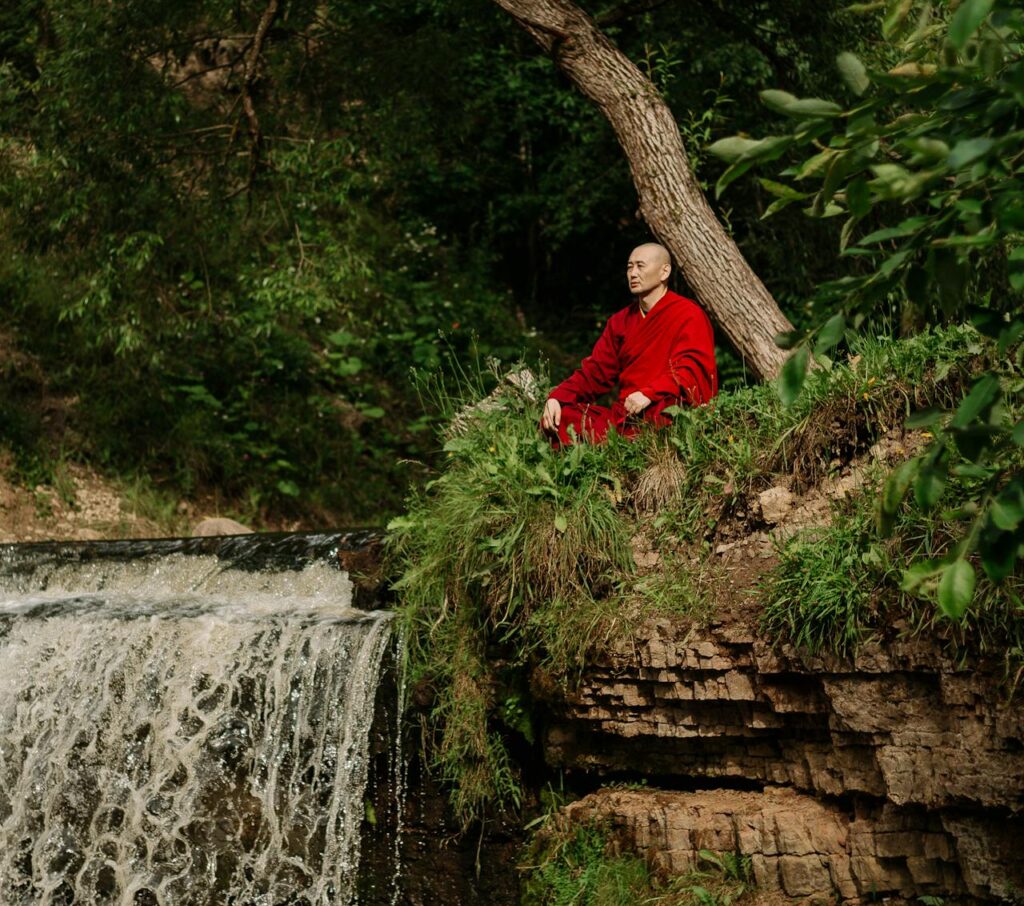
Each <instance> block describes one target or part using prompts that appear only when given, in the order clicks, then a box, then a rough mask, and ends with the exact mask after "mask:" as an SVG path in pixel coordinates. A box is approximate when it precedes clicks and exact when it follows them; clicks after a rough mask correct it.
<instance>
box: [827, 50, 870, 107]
mask: <svg viewBox="0 0 1024 906" xmlns="http://www.w3.org/2000/svg"><path fill="white" fill-rule="evenodd" d="M836 66H838V67H839V75H840V77H841V78H842V80H843V82H844V84H845V85H846V87H847V88H849V89H850V91H852V92H853V93H854V94H856V95H858V96H859V95H862V94H863V93H864V92H865V91H867V90H868V86H869V85H870V84H871V79H870V78H869V77H868V71H867V69H865V68H864V64H863V63H862V62H861V61H860V57H858V56H857V55H856V54H854V53H850V51H848V50H844V51H843V52H842V53H841V54H839V55H838V56H837V57H836Z"/></svg>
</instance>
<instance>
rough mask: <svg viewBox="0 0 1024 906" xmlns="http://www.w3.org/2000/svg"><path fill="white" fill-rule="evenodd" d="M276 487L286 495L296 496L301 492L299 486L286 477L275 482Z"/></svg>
mask: <svg viewBox="0 0 1024 906" xmlns="http://www.w3.org/2000/svg"><path fill="white" fill-rule="evenodd" d="M277 489H278V491H280V492H281V493H282V494H284V495H285V496H286V497H298V496H299V494H300V493H301V492H300V490H299V486H298V485H297V484H296V483H295V482H294V481H292V480H291V479H288V478H282V479H281V481H279V482H278V483H277Z"/></svg>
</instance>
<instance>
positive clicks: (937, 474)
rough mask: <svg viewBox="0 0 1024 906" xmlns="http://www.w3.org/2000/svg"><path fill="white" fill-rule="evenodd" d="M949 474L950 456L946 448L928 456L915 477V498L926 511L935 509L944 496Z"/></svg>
mask: <svg viewBox="0 0 1024 906" xmlns="http://www.w3.org/2000/svg"><path fill="white" fill-rule="evenodd" d="M948 474H949V456H948V454H946V451H945V449H942V450H941V451H940V452H939V453H938V454H937V455H935V456H928V457H927V458H926V459H925V460H924V462H923V463H922V465H921V469H920V471H919V472H918V473H917V478H916V479H914V500H915V501H916V502H917V505H918V506H919V507H920V508H921V509H922V510H924V512H926V513H927V512H929V511H930V510H933V509H934V508H935V505H936V504H937V503H938V502H939V500H940V499H941V498H942V492H943V491H944V490H945V489H946V476H947V475H948Z"/></svg>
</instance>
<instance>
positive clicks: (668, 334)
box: [540, 242, 718, 444]
mask: <svg viewBox="0 0 1024 906" xmlns="http://www.w3.org/2000/svg"><path fill="white" fill-rule="evenodd" d="M671 273H672V262H671V259H670V257H669V254H668V250H667V249H666V248H665V247H664V246H661V245H658V244H657V243H654V242H648V243H645V244H644V245H641V246H638V247H637V248H635V249H633V252H632V254H631V255H630V256H629V262H628V263H627V265H626V279H627V280H628V282H629V291H630V292H631V293H632V294H633V302H632V303H630V304H629V305H627V306H626V307H625V308H623V309H622V310H621V311H618V312H616V313H615V314H614V315H612V316H611V317H610V318H609V319H608V323H607V324H605V328H604V332H603V333H602V334H601V337H600V339H598V341H597V344H596V345H595V346H594V351H593V352H592V353H591V354H590V355H589V356H587V357H586V358H585V359H584V360H583V362H582V363H581V364H580V367H579V368H578V369H576V372H575V373H574V374H573V375H572V376H571V377H570V378H569V379H568V380H565V381H563V382H562V383H561V384H559V385H558V386H557V387H556V388H555V389H554V390H552V391H551V395H550V396H549V397H548V401H547V402H546V403H545V405H544V414H543V415H542V417H541V423H540V424H541V428H542V429H543V430H544V432H545V433H546V434H548V435H549V436H550V437H551V440H552V443H562V444H568V443H572V437H571V435H570V434H569V429H570V428H572V429H573V431H574V432H575V436H576V438H578V439H584V440H589V441H601V440H603V439H604V438H605V436H606V435H607V433H608V430H609V429H610V428H614V429H615V430H616V431H617V432H618V433H619V434H625V435H627V436H632V435H633V434H635V433H636V431H637V429H638V427H639V425H640V424H641V423H642V422H648V423H650V424H652V425H667V424H669V422H670V419H669V417H668V416H666V415H664V414H663V413H664V410H665V409H667V408H668V407H669V406H676V405H683V406H699V405H701V404H702V403H706V402H707V401H708V400H710V399H711V398H712V397H713V396H714V395H715V394H716V393H717V392H718V374H717V371H716V370H715V344H714V338H713V335H712V331H711V322H710V321H708V318H707V315H705V314H704V312H703V311H702V310H701V309H700V308H699V307H698V306H697V304H696V303H695V302H693V301H691V300H690V299H686V298H684V297H683V296H679V295H677V294H676V293H674V292H672V291H671V290H670V289H669V288H668V277H669V274H671ZM616 384H618V385H619V397H618V400H617V402H616V403H615V404H614V405H613V406H611V408H609V407H607V406H598V405H595V401H596V400H597V398H598V397H599V396H601V394H603V393H606V392H607V391H609V390H611V388H612V387H613V386H615V385H616Z"/></svg>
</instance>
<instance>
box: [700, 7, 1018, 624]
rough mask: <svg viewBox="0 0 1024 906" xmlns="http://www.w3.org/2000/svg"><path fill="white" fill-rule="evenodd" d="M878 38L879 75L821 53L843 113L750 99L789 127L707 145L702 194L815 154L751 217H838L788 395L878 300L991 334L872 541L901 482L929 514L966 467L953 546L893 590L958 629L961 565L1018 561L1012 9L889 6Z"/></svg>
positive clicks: (923, 418) (794, 340) (965, 600)
mask: <svg viewBox="0 0 1024 906" xmlns="http://www.w3.org/2000/svg"><path fill="white" fill-rule="evenodd" d="M915 7H918V8H919V15H918V16H917V17H916V19H915V18H914V17H913V16H912V15H911V13H912V11H913V10H914V8H915ZM872 8H873V7H872ZM882 31H883V35H884V36H885V38H886V39H887V40H889V41H890V42H892V44H893V47H894V49H898V50H899V52H901V53H902V55H903V58H902V59H901V60H900V61H899V62H898V63H897V65H895V66H893V67H892V68H890V69H889V70H888V71H870V70H869V69H868V68H867V67H866V66H865V65H864V63H863V62H862V61H861V60H860V59H858V58H857V57H856V56H855V55H854V54H852V53H849V52H844V53H841V54H840V55H839V56H838V58H837V64H838V67H839V71H840V74H841V76H842V78H843V81H844V82H845V83H846V87H847V89H848V91H849V93H850V95H851V98H852V100H851V105H850V106H849V107H847V108H844V107H843V106H842V105H840V104H838V103H835V102H832V101H827V100H822V99H819V98H805V99H799V98H796V97H794V96H793V95H791V94H788V93H787V92H783V91H775V90H770V91H765V92H762V94H761V97H762V100H763V102H764V103H765V104H766V105H767V106H768V107H769V108H770V109H772V110H775V111H777V112H778V113H780V114H783V115H784V116H786V117H788V118H789V119H790V121H791V122H792V123H793V124H794V127H793V129H792V130H787V132H786V134H782V135H777V136H772V137H767V138H762V139H757V140H754V139H747V138H743V137H739V136H733V137H730V138H725V139H721V140H720V141H718V142H716V143H715V144H714V145H712V147H711V148H710V150H711V151H712V152H713V153H716V154H718V155H719V156H720V157H722V158H724V159H725V160H727V161H728V162H729V163H730V166H729V168H728V170H726V172H725V173H724V174H723V175H722V177H721V179H720V180H719V182H718V191H722V190H723V189H724V188H725V187H726V186H728V185H729V184H730V183H731V182H732V181H733V180H734V179H736V178H737V177H739V176H741V175H742V174H743V173H745V172H746V171H747V170H749V169H750V168H751V167H753V166H755V165H757V164H760V163H764V162H766V161H771V160H775V159H777V158H779V157H781V156H783V155H784V154H788V153H790V152H791V151H792V150H793V149H797V148H808V149H813V150H814V153H813V154H812V155H811V156H810V157H806V158H805V159H803V160H802V161H801V162H800V163H799V164H797V165H795V166H793V167H790V168H788V169H787V170H785V171H783V174H782V175H783V176H791V177H792V178H793V180H794V181H795V182H796V183H802V184H803V185H804V186H812V185H820V188H817V189H816V190H814V189H810V188H797V187H796V186H794V185H790V184H786V183H781V182H776V181H773V180H764V179H763V180H761V184H762V185H763V186H764V187H765V188H766V189H767V190H768V191H770V192H771V193H772V194H774V195H776V196H777V200H776V201H775V202H774V203H773V204H772V205H771V207H770V208H769V209H768V211H767V212H766V215H767V214H771V213H774V212H775V211H778V210H781V209H782V208H784V207H786V206H788V205H790V204H793V203H801V204H803V203H806V204H807V205H808V207H807V208H806V210H807V213H808V214H810V215H811V216H812V217H817V218H827V217H832V216H836V217H839V216H842V217H845V218H846V219H845V222H844V225H843V228H842V233H841V237H840V248H841V249H842V251H843V253H844V255H846V256H847V257H849V258H852V259H854V262H855V265H859V266H857V267H856V268H855V272H854V273H851V274H848V275H846V276H843V277H841V278H839V279H836V280H832V281H829V282H828V283H826V284H824V285H823V286H821V287H820V291H819V302H820V304H821V306H822V307H831V308H834V307H835V306H839V307H840V309H841V310H840V311H839V312H837V313H834V314H832V316H831V317H830V318H828V320H827V321H826V322H825V323H824V325H822V326H821V327H820V328H818V329H817V330H815V331H810V332H807V331H797V332H794V333H793V334H790V335H788V336H786V337H784V338H782V339H781V340H780V342H782V343H783V344H784V345H786V346H787V347H794V346H795V347H796V351H795V352H794V354H793V356H792V357H791V358H790V359H789V360H788V361H787V363H786V366H785V367H784V369H783V374H782V379H781V387H782V392H783V395H784V397H785V398H786V399H787V400H788V401H792V400H794V399H795V398H796V396H797V394H798V393H799V392H800V389H801V387H802V384H803V381H804V378H805V375H806V373H807V366H808V363H809V361H810V358H811V356H812V354H813V355H815V356H822V355H824V354H825V353H827V352H828V351H829V350H831V349H832V348H834V347H835V346H836V345H837V344H839V343H840V342H841V341H842V339H843V337H844V332H845V328H846V325H847V323H848V321H849V322H852V324H853V325H854V326H859V325H861V324H863V323H865V319H866V318H867V317H868V316H869V315H873V314H874V313H875V312H876V311H877V310H878V309H879V308H882V307H884V306H886V305H887V304H888V303H889V300H891V299H892V298H893V297H894V296H895V297H897V298H902V299H905V300H906V301H907V304H908V306H909V309H908V311H909V312H910V314H909V322H910V323H920V322H927V321H930V320H932V319H933V318H934V317H935V316H936V315H939V316H945V317H947V318H952V317H963V316H964V314H966V313H968V312H973V313H974V320H975V323H976V324H978V326H979V327H980V328H981V329H982V330H983V331H984V332H986V333H987V334H989V335H990V336H992V337H993V338H995V339H997V340H998V353H999V361H998V362H997V363H994V364H992V365H990V368H989V370H988V372H987V373H985V374H982V375H981V376H980V377H977V378H976V379H975V380H974V381H973V382H972V383H971V385H970V387H969V388H965V391H966V392H965V394H964V396H963V397H962V399H961V400H960V401H959V404H958V405H956V407H955V409H954V410H953V411H948V410H945V411H944V410H933V409H928V410H925V411H923V412H921V413H918V414H917V415H916V416H915V418H914V420H913V421H912V422H911V424H912V425H913V426H916V427H931V428H932V429H933V430H934V431H935V433H936V440H935V442H934V444H932V445H931V447H930V448H929V449H928V450H927V451H925V452H924V453H922V454H921V455H920V456H919V457H915V458H914V459H913V460H912V461H910V462H909V463H906V464H904V465H903V466H901V467H900V468H899V469H897V470H896V471H895V472H894V473H893V474H892V476H891V477H890V480H889V481H888V482H887V483H886V485H885V488H884V490H883V493H882V498H881V507H880V519H879V528H880V530H881V532H882V534H883V535H884V534H885V533H886V532H887V531H888V530H889V528H890V527H891V525H892V522H893V519H894V517H895V514H896V512H897V510H898V509H899V507H900V505H901V503H902V501H903V499H904V498H905V497H906V496H907V494H908V492H909V490H910V488H911V486H913V489H914V500H915V502H916V504H917V505H918V506H920V507H921V508H922V509H923V510H925V511H928V510H930V509H932V508H934V507H935V506H936V505H937V504H938V503H939V501H940V499H941V497H942V494H943V490H944V488H945V486H946V483H947V476H948V470H949V461H950V453H951V450H953V449H954V448H955V449H956V451H957V452H958V453H959V455H960V456H961V457H963V459H964V460H965V462H964V463H963V465H962V466H961V468H962V469H967V470H971V471H972V472H973V473H974V474H975V475H976V476H978V477H984V478H985V481H984V483H983V484H982V485H981V486H979V489H978V494H977V496H976V497H974V498H972V500H971V501H970V503H971V504H972V505H973V507H974V513H973V518H972V519H971V520H970V521H969V522H968V523H967V526H966V528H965V530H964V532H963V533H962V535H961V536H960V539H959V541H958V543H957V545H956V546H955V547H953V548H952V549H951V550H950V552H949V553H948V555H947V556H946V557H945V558H944V559H943V560H941V561H938V562H933V563H930V564H922V565H920V566H919V567H915V572H913V573H910V574H909V575H908V582H910V581H913V580H915V579H918V578H923V577H925V576H926V575H927V576H941V579H940V581H939V589H938V603H939V606H940V608H941V610H942V613H943V614H945V615H946V616H947V617H949V618H950V619H952V620H960V619H961V618H962V617H963V616H964V613H965V611H966V610H967V608H968V606H969V605H970V603H971V601H972V599H973V598H974V595H975V589H976V586H977V572H976V568H975V566H974V563H973V560H972V555H977V558H978V559H979V560H980V563H981V566H982V568H983V570H984V572H985V574H986V576H988V578H989V579H991V580H993V581H996V582H999V581H1002V580H1004V579H1006V578H1007V577H1008V576H1009V575H1010V574H1011V573H1012V572H1013V570H1014V569H1015V565H1016V563H1017V562H1018V559H1019V557H1020V556H1021V552H1022V550H1024V548H1022V542H1024V478H1022V476H1021V471H1020V462H1021V458H1022V453H1021V451H1022V449H1024V427H1022V426H1021V425H1020V424H1019V423H1018V424H1015V423H1014V421H1013V420H1011V419H1010V418H1009V417H1008V416H1007V414H1006V410H1007V408H1014V407H1016V408H1018V409H1019V399H1018V397H1019V394H1020V391H1021V387H1022V384H1021V377H1020V371H1021V361H1022V358H1021V357H1022V354H1024V352H1022V348H1021V345H1020V340H1021V338H1022V337H1024V321H1022V320H1021V319H1020V317H1019V311H1020V302H1021V292H1022V291H1024V247H1022V246H1021V234H1022V230H1024V216H1022V214H1021V211H1024V190H1022V188H1021V186H1022V180H1021V167H1022V166H1024V153H1022V149H1024V130H1022V128H1021V124H1022V115H1024V113H1022V111H1024V101H1022V97H1021V94H1020V91H1019V87H1018V86H1019V83H1020V80H1021V78H1022V76H1024V55H1022V46H1024V14H1022V13H1021V10H1020V9H1019V8H1017V7H1015V6H1013V5H1011V4H1008V3H993V2H992V0H965V2H963V3H960V4H951V3H950V4H944V5H943V6H939V7H936V6H935V5H933V4H930V3H927V4H924V5H918V4H915V3H912V2H908V3H900V4H891V5H889V7H888V9H887V12H886V14H885V17H884V19H883V21H882ZM865 225H866V226H867V229H866V230H865ZM905 320H908V319H905Z"/></svg>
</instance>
